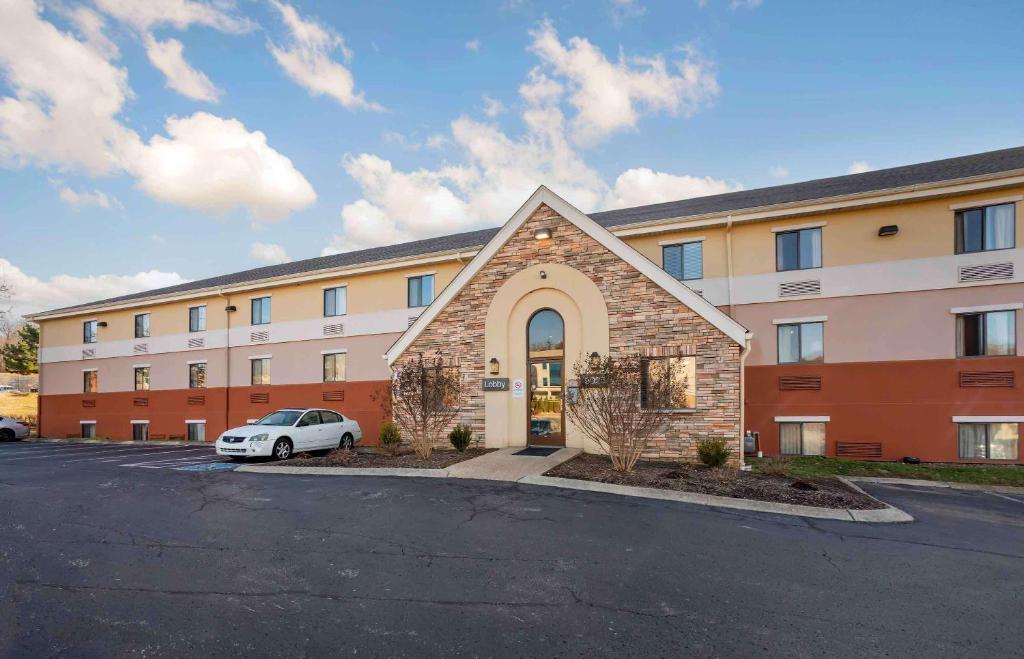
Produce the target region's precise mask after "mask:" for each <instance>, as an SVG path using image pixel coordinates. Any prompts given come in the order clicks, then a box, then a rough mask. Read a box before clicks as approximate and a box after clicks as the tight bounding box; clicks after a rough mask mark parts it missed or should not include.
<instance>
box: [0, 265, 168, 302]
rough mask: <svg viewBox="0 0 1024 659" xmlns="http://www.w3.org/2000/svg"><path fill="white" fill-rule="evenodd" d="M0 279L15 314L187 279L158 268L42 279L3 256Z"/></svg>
mask: <svg viewBox="0 0 1024 659" xmlns="http://www.w3.org/2000/svg"><path fill="white" fill-rule="evenodd" d="M0 278H3V279H4V280H6V281H7V282H8V283H9V284H10V285H11V287H12V288H13V290H14V297H13V303H14V310H15V313H16V314H18V315H22V314H26V313H32V312H35V311H42V310H45V309H56V308H59V307H66V306H71V305H75V304H82V303H85V302H92V301H94V300H100V299H104V298H108V297H116V296H118V295H127V294H128V293H136V292H138V291H144V290H150V289H153V288H162V287H164V286H173V285H175V284H181V283H184V282H185V281H187V280H186V279H183V278H182V277H181V276H180V275H179V274H178V273H177V272H162V271H160V270H149V271H147V272H138V273H136V274H134V275H109V274H108V275H92V276H89V277H75V276H72V275H54V276H53V277H50V278H49V279H45V280H44V279H40V278H38V277H33V276H32V275H29V274H27V273H25V272H24V271H22V270H21V269H20V268H18V267H17V266H16V265H14V264H13V263H11V262H10V261H8V260H7V259H4V258H0Z"/></svg>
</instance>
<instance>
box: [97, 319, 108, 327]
mask: <svg viewBox="0 0 1024 659" xmlns="http://www.w3.org/2000/svg"><path fill="white" fill-rule="evenodd" d="M106 326H107V321H105V320H101V321H100V322H98V323H96V327H106Z"/></svg>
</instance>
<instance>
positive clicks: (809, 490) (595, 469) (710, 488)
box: [544, 454, 884, 510]
mask: <svg viewBox="0 0 1024 659" xmlns="http://www.w3.org/2000/svg"><path fill="white" fill-rule="evenodd" d="M544 475H545V476H557V477H559V478H577V479H580V480H586V481H597V482H599V483H614V484H615V485H632V486H635V487H653V488H658V489H661V490H676V491H677V492H695V493H698V494H713V495H715V496H720V497H734V498H737V499H755V500H757V501H773V502H775V503H792V504H798V505H801V506H816V507H818V508H852V509H855V510H871V509H877V508H884V506H883V505H882V504H880V503H879V502H877V501H875V500H874V499H872V498H871V497H867V496H864V495H863V494H861V493H860V492H856V491H854V490H851V489H850V488H848V487H847V486H846V485H844V484H843V483H841V482H839V481H838V480H835V479H814V480H800V479H795V478H788V477H785V476H774V475H769V474H755V473H751V472H749V471H737V470H735V469H727V468H721V469H713V468H710V467H705V466H704V465H694V464H685V463H678V462H639V463H637V465H636V468H635V469H634V470H633V472H632V473H629V474H624V473H621V472H618V471H615V470H613V469H612V465H611V461H610V460H609V459H608V458H607V457H606V456H600V455H587V454H584V455H580V456H577V457H575V458H573V459H572V460H569V461H568V462H564V463H562V464H560V465H558V466H557V467H555V468H554V469H552V470H551V471H549V472H547V473H546V474H544Z"/></svg>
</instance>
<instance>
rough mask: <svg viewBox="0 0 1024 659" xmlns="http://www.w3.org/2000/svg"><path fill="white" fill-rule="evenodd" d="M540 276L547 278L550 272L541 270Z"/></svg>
mask: <svg viewBox="0 0 1024 659" xmlns="http://www.w3.org/2000/svg"><path fill="white" fill-rule="evenodd" d="M540 278H541V279H547V278H548V273H546V272H544V271H543V270H541V271H540Z"/></svg>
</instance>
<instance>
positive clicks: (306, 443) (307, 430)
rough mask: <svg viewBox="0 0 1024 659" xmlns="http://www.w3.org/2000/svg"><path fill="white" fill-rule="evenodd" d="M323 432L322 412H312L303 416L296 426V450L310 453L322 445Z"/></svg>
mask: <svg viewBox="0 0 1024 659" xmlns="http://www.w3.org/2000/svg"><path fill="white" fill-rule="evenodd" d="M322 432H323V428H322V426H321V424H320V411H319V410H310V411H309V412H306V413H305V414H303V415H302V418H301V419H299V422H298V423H296V424H295V438H294V441H295V450H296V451H308V450H310V449H315V448H316V447H317V446H319V445H320V442H319V439H320V435H321V433H322Z"/></svg>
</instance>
